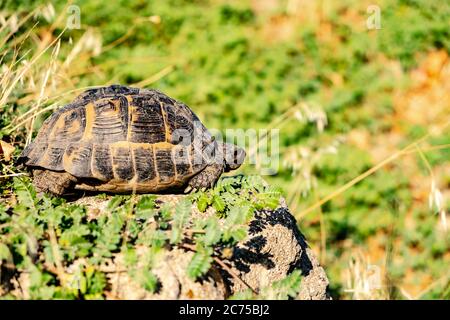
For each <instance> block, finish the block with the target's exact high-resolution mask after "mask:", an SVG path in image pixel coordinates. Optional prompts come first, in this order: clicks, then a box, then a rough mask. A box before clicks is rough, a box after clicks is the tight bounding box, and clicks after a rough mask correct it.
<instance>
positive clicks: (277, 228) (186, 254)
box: [0, 195, 329, 300]
mask: <svg viewBox="0 0 450 320" xmlns="http://www.w3.org/2000/svg"><path fill="white" fill-rule="evenodd" d="M182 197H183V195H161V196H158V200H157V202H158V203H160V204H162V203H167V202H169V203H173V204H175V203H176V202H177V201H179V200H180V199H181V198H182ZM108 201H109V197H108V198H107V199H100V198H99V197H90V196H85V197H82V198H80V199H79V200H77V201H76V203H78V204H81V205H85V206H86V207H87V208H88V216H89V217H90V218H94V217H96V216H98V215H101V214H103V213H104V212H105V206H106V204H107V203H108ZM211 214H215V212H214V209H212V208H208V209H207V211H206V212H204V213H200V212H199V211H198V209H197V207H196V205H193V206H192V217H195V218H206V217H208V216H209V215H211ZM136 249H137V250H136V251H137V253H138V256H139V259H138V264H137V265H136V266H135V268H136V270H141V269H142V268H140V267H142V266H144V263H145V262H144V261H145V259H144V258H142V257H143V256H144V253H145V252H146V249H147V248H145V247H138V248H136ZM168 249H169V250H164V251H163V252H162V253H161V256H159V258H158V259H157V260H156V261H155V262H154V265H153V267H152V272H153V273H154V274H155V275H156V276H157V277H158V280H159V287H158V290H157V291H156V292H155V293H150V292H149V291H146V290H145V289H144V288H143V287H142V286H141V285H140V284H139V283H138V282H137V281H136V280H134V279H132V278H131V277H130V276H129V274H128V273H127V270H126V267H125V264H124V262H123V257H122V256H121V255H120V253H119V254H115V255H114V256H113V257H112V258H111V259H110V261H109V262H108V263H107V265H103V266H101V268H102V269H101V271H103V272H105V273H106V275H107V279H108V283H109V285H108V288H109V289H108V292H107V293H105V294H106V298H107V299H226V298H228V297H229V296H230V295H232V294H235V293H238V292H240V291H241V290H243V289H247V288H249V287H250V288H251V289H253V290H254V291H259V290H260V289H261V288H263V287H266V286H269V285H271V284H272V283H273V282H275V281H277V280H281V279H283V278H285V277H286V275H288V274H289V273H290V272H292V271H293V270H296V269H300V270H301V272H302V274H303V278H302V283H301V289H300V292H299V294H298V296H297V299H308V300H309V299H317V300H320V299H329V295H328V294H327V287H328V279H327V277H326V274H325V271H324V269H323V268H322V267H321V266H320V265H319V263H318V260H317V259H316V257H315V256H314V254H313V252H312V250H311V249H310V248H309V247H308V244H307V242H306V240H305V238H304V236H303V235H302V234H301V232H300V231H299V229H298V228H297V224H296V221H295V219H294V217H293V216H292V215H291V214H290V212H289V210H288V208H287V206H286V204H285V202H284V200H281V201H280V205H279V207H278V208H277V209H276V210H263V211H258V212H256V213H255V216H254V218H253V220H252V221H251V222H250V224H249V232H248V236H247V238H246V239H244V240H243V241H241V242H239V243H238V244H236V245H235V246H234V247H233V248H232V250H228V253H227V254H226V255H224V256H226V257H221V258H220V264H221V265H219V264H218V263H217V261H216V262H215V263H213V264H212V266H211V268H210V270H209V271H208V273H207V274H206V275H205V276H203V277H202V278H201V279H199V280H197V281H195V280H192V279H190V278H189V277H188V276H187V273H186V270H187V266H188V264H189V262H190V261H191V259H192V256H193V254H194V252H193V251H191V250H190V249H191V248H190V247H189V245H184V246H177V247H173V248H168ZM83 263H85V262H84V261H83V259H79V260H77V261H75V262H74V263H73V264H72V265H71V266H69V267H67V268H66V270H65V271H66V273H67V274H68V275H70V274H74V270H76V269H77V268H78V264H83ZM224 265H225V267H224ZM5 276H6V274H5V273H3V274H2V278H4V277H5ZM28 278H29V277H28V274H27V273H21V274H20V276H19V277H17V278H15V280H14V279H11V281H13V280H14V281H16V282H18V283H16V284H14V283H13V282H10V281H6V280H5V279H2V282H4V283H5V284H6V283H9V285H10V286H11V288H9V290H11V291H14V292H15V294H14V295H15V296H17V297H22V298H24V299H27V298H28V297H27V294H26V292H27V290H25V289H26V288H27V286H28V283H29V279H28ZM239 279H240V280H239ZM3 280H5V281H3ZM0 288H1V286H0ZM4 289H8V288H6V287H5V286H4ZM7 291H8V290H7ZM0 293H1V292H0Z"/></svg>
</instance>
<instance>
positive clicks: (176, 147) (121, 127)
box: [21, 85, 215, 192]
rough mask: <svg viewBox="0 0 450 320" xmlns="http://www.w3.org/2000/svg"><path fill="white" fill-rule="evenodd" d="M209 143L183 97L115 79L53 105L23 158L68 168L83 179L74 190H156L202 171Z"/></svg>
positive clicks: (43, 165)
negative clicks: (116, 82)
mask: <svg viewBox="0 0 450 320" xmlns="http://www.w3.org/2000/svg"><path fill="white" fill-rule="evenodd" d="M196 124H198V125H199V126H200V128H199V129H200V130H201V132H202V135H201V137H200V138H198V137H194V135H197V134H196V133H195V130H196V128H195V125H196ZM178 130H180V131H178ZM179 132H183V135H180V134H179ZM186 135H187V137H188V138H189V140H187V139H186ZM195 138H197V139H195ZM183 139H184V140H183ZM183 141H184V142H183ZM186 141H188V142H187V143H186ZM182 142H183V143H182ZM198 143H200V147H199V148H194V146H195V144H198ZM214 143H215V141H214V138H213V137H212V136H211V134H209V132H208V131H207V130H206V128H205V127H204V126H203V125H202V124H201V122H200V121H199V119H198V118H197V116H196V115H195V114H194V113H193V112H192V111H191V110H190V109H189V107H187V106H186V105H185V104H183V103H181V102H178V101H176V100H174V99H172V98H170V97H168V96H167V95H165V94H163V93H161V92H159V91H157V90H148V89H138V88H131V87H126V86H119V85H113V86H110V87H101V88H95V89H90V90H87V91H85V92H84V93H82V94H81V95H80V96H78V97H77V98H76V99H75V100H74V101H73V102H72V103H70V104H68V105H66V106H64V107H63V108H61V109H59V110H58V111H56V112H54V113H53V114H52V115H51V116H50V117H49V118H48V119H47V120H46V121H45V122H44V124H43V126H42V128H41V129H40V130H39V133H38V135H37V137H36V139H35V140H34V141H33V143H32V144H30V145H29V146H28V147H27V148H26V149H25V150H24V151H23V153H22V155H21V158H23V159H25V161H24V162H25V164H26V165H27V166H30V167H37V168H44V169H47V170H52V171H65V172H68V173H70V174H71V175H73V176H74V177H76V178H78V179H81V180H80V181H81V182H82V183H79V185H78V186H77V188H78V189H84V190H100V191H115V192H120V191H124V192H127V191H136V192H155V191H160V190H163V189H167V188H169V187H176V186H182V185H184V184H185V183H186V181H187V180H189V178H190V177H192V176H194V175H195V174H197V173H198V172H200V171H201V170H203V169H204V168H205V167H206V165H207V164H208V162H209V159H210V157H211V154H208V153H207V152H205V150H206V149H207V146H208V145H211V144H214ZM213 149H214V147H213ZM196 152H199V153H200V154H197V155H196V154H195V153H196ZM195 156H200V158H201V160H202V161H198V160H197V161H194V158H195ZM83 179H84V180H83ZM83 181H84V182H83Z"/></svg>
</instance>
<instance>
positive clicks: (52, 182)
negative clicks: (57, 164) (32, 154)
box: [33, 169, 77, 196]
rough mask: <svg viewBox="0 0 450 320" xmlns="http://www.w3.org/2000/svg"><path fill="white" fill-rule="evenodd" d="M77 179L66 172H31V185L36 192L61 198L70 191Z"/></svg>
mask: <svg viewBox="0 0 450 320" xmlns="http://www.w3.org/2000/svg"><path fill="white" fill-rule="evenodd" d="M76 182H77V179H76V178H75V177H74V176H72V175H71V174H70V173H67V172H56V171H49V170H37V169H36V170H33V184H34V187H35V188H36V191H37V192H44V193H45V192H48V193H51V194H53V195H55V196H61V195H63V194H65V193H66V192H67V190H69V189H71V188H72V187H73V186H74V185H75V183H76Z"/></svg>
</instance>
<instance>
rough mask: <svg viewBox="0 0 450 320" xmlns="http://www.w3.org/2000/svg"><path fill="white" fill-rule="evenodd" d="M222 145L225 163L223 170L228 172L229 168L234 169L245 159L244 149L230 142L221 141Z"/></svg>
mask: <svg viewBox="0 0 450 320" xmlns="http://www.w3.org/2000/svg"><path fill="white" fill-rule="evenodd" d="M222 145H223V155H224V164H225V169H224V170H225V172H229V171H231V170H236V169H237V168H239V167H240V166H241V164H242V163H243V162H244V160H245V155H246V153H245V150H244V149H242V148H240V147H238V146H236V145H234V144H232V143H225V142H224V143H222Z"/></svg>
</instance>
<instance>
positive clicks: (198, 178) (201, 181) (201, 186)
mask: <svg viewBox="0 0 450 320" xmlns="http://www.w3.org/2000/svg"><path fill="white" fill-rule="evenodd" d="M223 169H224V166H223V164H217V163H214V164H211V165H209V166H207V167H206V168H205V169H203V170H202V171H201V172H199V173H198V174H197V175H195V176H193V177H192V178H191V180H190V181H189V183H188V187H187V188H186V189H185V191H184V192H185V193H188V192H190V191H192V190H194V191H196V190H202V191H204V190H205V189H207V188H211V187H213V186H214V185H215V184H216V182H217V180H218V179H219V177H220V175H221V174H222V173H223Z"/></svg>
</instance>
